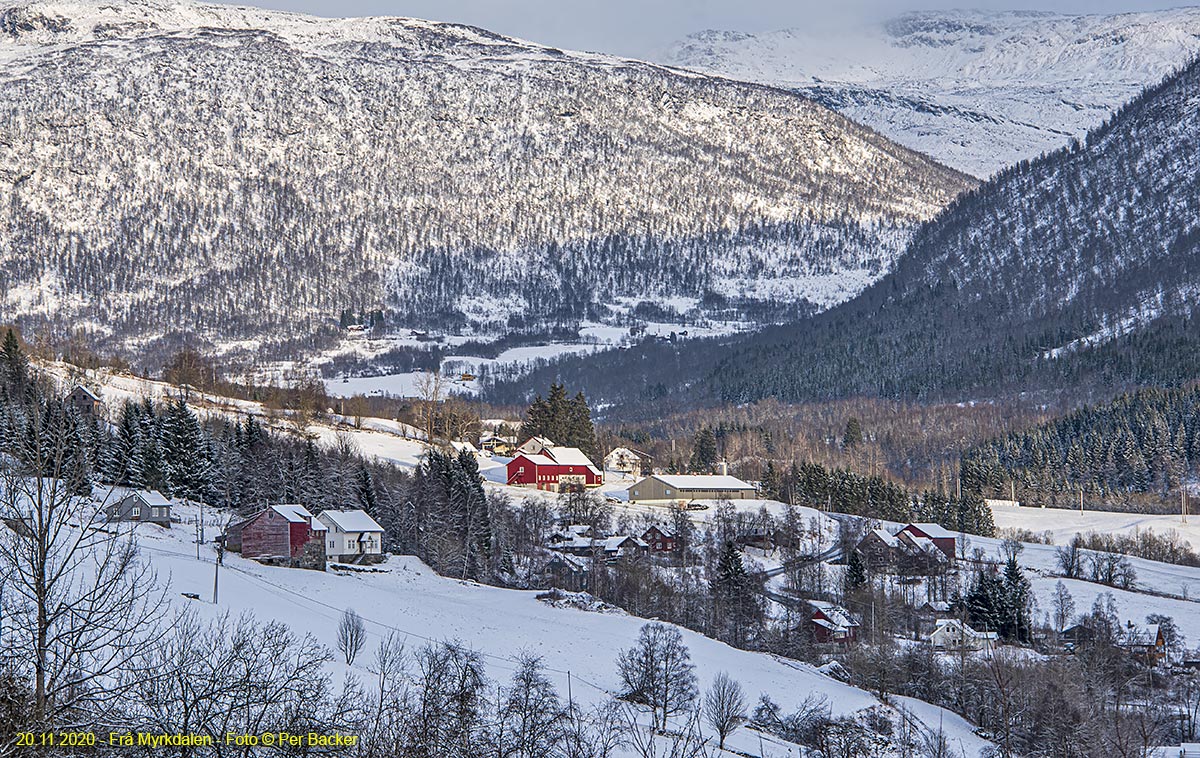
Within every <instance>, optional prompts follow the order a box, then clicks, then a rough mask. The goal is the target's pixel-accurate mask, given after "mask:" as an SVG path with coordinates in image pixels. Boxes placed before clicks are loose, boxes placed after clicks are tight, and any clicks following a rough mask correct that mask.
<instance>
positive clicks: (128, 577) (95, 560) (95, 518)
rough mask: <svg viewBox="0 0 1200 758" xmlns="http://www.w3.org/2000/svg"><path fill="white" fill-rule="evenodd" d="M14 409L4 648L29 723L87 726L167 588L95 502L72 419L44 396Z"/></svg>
mask: <svg viewBox="0 0 1200 758" xmlns="http://www.w3.org/2000/svg"><path fill="white" fill-rule="evenodd" d="M15 412H16V413H19V414H21V416H22V417H21V418H19V419H15V420H14V422H13V423H14V426H15V427H16V428H17V429H19V430H20V434H19V437H17V438H16V439H14V440H13V445H12V447H11V449H10V450H8V451H6V453H7V454H6V455H5V456H3V457H2V458H0V521H2V522H3V525H0V566H2V567H3V569H2V570H3V572H4V595H3V609H2V610H3V614H4V619H5V622H6V624H5V625H6V627H7V634H6V639H5V642H6V646H5V651H4V652H5V654H6V656H7V657H8V658H9V661H7V663H8V664H9V665H10V666H11V667H12V670H13V671H14V673H16V674H18V675H20V676H22V677H24V676H28V679H29V681H30V682H31V683H32V689H33V713H32V720H33V723H31V724H29V727H30V728H34V727H36V728H39V729H41V728H50V729H52V728H56V727H58V726H80V725H84V724H86V723H94V722H95V721H96V720H99V719H103V717H104V716H103V714H104V713H105V711H106V710H107V709H108V708H110V707H111V706H113V705H115V704H116V703H117V702H119V700H120V699H121V698H122V697H123V696H124V690H123V689H122V688H121V687H120V686H118V685H117V684H116V680H117V679H118V678H119V677H118V675H119V674H121V673H128V672H130V671H136V670H137V668H138V654H139V653H140V651H141V650H142V648H143V647H144V646H146V645H150V644H153V642H154V641H155V640H156V639H157V637H158V636H159V635H160V634H161V632H160V630H159V624H158V622H159V620H160V617H161V614H162V611H163V608H164V607H165V588H160V587H158V582H157V578H156V576H155V574H154V572H153V571H152V570H151V568H150V567H149V565H148V564H147V563H146V562H144V561H142V560H141V558H140V556H139V554H138V549H137V545H136V543H135V542H134V541H133V539H132V537H131V536H130V535H128V534H122V533H121V531H120V530H119V529H118V528H117V527H116V525H109V524H108V523H106V522H107V505H106V504H105V503H104V502H100V501H97V500H96V499H93V497H92V494H91V483H90V479H89V476H88V473H87V466H86V462H85V461H83V460H81V449H82V446H81V445H80V444H79V439H78V435H79V429H78V428H77V427H76V422H75V420H74V418H73V416H72V415H71V414H69V413H68V412H67V411H66V409H65V408H64V407H63V406H62V404H61V402H60V401H58V400H56V399H53V398H49V399H46V398H37V399H33V400H31V401H30V402H28V403H26V404H24V405H22V406H21V407H20V409H19V410H17V411H15Z"/></svg>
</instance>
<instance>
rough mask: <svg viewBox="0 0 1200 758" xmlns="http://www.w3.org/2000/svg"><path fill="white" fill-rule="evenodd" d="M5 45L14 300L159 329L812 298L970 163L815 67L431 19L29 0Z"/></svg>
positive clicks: (124, 341)
mask: <svg viewBox="0 0 1200 758" xmlns="http://www.w3.org/2000/svg"><path fill="white" fill-rule="evenodd" d="M0 61H2V62H0V208H3V211H2V212H0V291H2V292H3V299H2V300H0V318H3V319H5V320H14V319H17V320H19V321H20V322H21V323H22V324H23V325H25V326H27V327H32V326H37V325H40V324H47V325H50V326H51V327H53V328H54V329H56V330H57V331H59V332H60V333H66V332H69V331H71V330H73V329H81V330H83V331H84V332H85V333H86V334H87V335H88V337H89V338H90V339H91V340H92V341H94V342H99V343H102V344H103V345H105V346H106V347H108V348H110V349H113V350H129V349H133V348H135V347H136V349H137V350H138V351H139V352H141V353H142V354H143V355H144V354H145V351H146V350H147V349H151V350H152V349H154V348H155V347H156V345H157V344H158V343H157V341H158V340H161V339H164V338H165V339H166V340H167V341H168V342H169V341H172V340H176V341H177V340H179V339H181V338H183V337H184V336H186V335H190V336H191V338H192V339H193V341H195V342H197V343H198V344H203V341H204V340H207V341H209V342H210V343H212V344H213V345H215V346H218V347H227V348H229V347H240V348H242V349H245V350H250V351H257V352H260V353H271V352H276V353H278V352H280V351H281V350H284V349H305V348H311V346H312V344H313V340H314V338H316V337H320V336H324V337H329V336H330V335H332V334H334V333H335V332H336V330H337V328H338V325H339V317H340V316H341V314H343V313H344V312H346V311H352V312H355V313H360V312H373V313H374V312H380V313H381V314H382V317H383V318H382V320H383V322H384V323H385V324H386V326H387V327H389V328H392V329H396V328H398V327H400V326H422V327H444V328H449V327H454V328H464V327H471V328H475V329H489V328H490V329H494V330H497V331H506V330H512V329H521V328H529V327H531V326H538V325H555V324H572V323H577V322H578V321H579V320H580V319H582V318H584V317H587V316H593V317H596V316H599V315H603V314H604V313H605V310H604V308H603V304H605V303H613V302H614V301H615V300H616V299H617V298H620V297H627V298H633V299H635V300H636V299H658V300H661V299H663V298H668V297H688V298H693V299H695V300H696V301H701V302H703V303H706V304H708V305H710V306H712V307H720V308H724V307H727V306H728V305H729V303H730V301H732V302H733V304H734V306H735V309H736V306H737V305H738V304H739V303H743V302H744V303H746V305H747V308H749V309H751V310H752V309H753V307H754V303H756V302H757V303H760V304H761V303H764V302H766V303H768V304H770V303H774V304H775V306H774V307H775V309H776V310H777V309H778V307H779V306H781V305H786V306H787V307H788V308H795V309H798V310H800V311H801V312H804V311H807V310H809V309H810V308H812V307H814V305H816V306H821V307H825V306H828V305H831V304H833V303H834V302H837V301H839V300H841V299H844V298H845V297H847V296H850V295H853V294H854V293H855V292H857V290H858V289H859V288H861V287H862V286H865V285H866V284H868V283H869V282H870V281H873V280H874V279H876V278H878V277H879V276H881V275H882V274H883V273H884V272H886V271H887V270H888V268H890V265H891V262H892V260H893V258H894V256H895V255H896V254H897V253H898V252H899V250H901V249H902V248H903V246H904V244H905V243H906V241H907V239H908V238H909V236H910V233H911V228H912V227H913V226H914V225H915V224H916V223H918V222H920V221H923V220H925V219H927V218H929V217H930V216H932V215H933V214H935V213H936V212H937V211H938V210H940V209H941V208H942V207H944V206H945V204H946V203H947V202H949V201H950V200H951V199H952V198H953V197H954V196H955V195H957V194H958V193H959V192H960V191H962V190H964V189H966V188H968V187H970V186H972V182H971V180H969V179H968V178H966V177H964V176H962V175H960V174H957V173H956V172H954V171H951V170H949V169H946V168H944V167H941V166H939V165H937V164H935V163H933V162H932V161H930V160H928V159H927V158H925V157H923V156H921V155H918V154H916V153H913V152H910V151H908V150H906V149H903V148H900V147H897V146H896V145H894V144H892V143H890V142H888V141H887V140H885V139H883V138H881V137H879V136H878V135H877V134H875V133H874V132H872V131H870V130H869V129H866V128H864V127H860V126H858V125H857V124H854V123H852V122H850V121H848V120H847V119H845V118H843V117H841V116H839V115H837V114H835V113H833V112H831V111H829V110H826V109H825V108H823V107H821V106H818V105H816V104H814V103H812V102H811V101H809V100H806V99H804V98H802V97H800V96H797V95H795V94H793V93H790V92H786V91H782V90H777V89H771V88H768V87H762V86H757V85H750V84H742V83H736V82H732V81H728V80H724V79H720V78H716V77H708V76H702V75H698V74H689V73H686V72H679V71H675V70H671V69H667V68H663V67H660V66H654V65H650V64H645V63H640V62H637V61H629V60H623V59H617V58H610V57H605V56H599V55H590V54H578V53H568V52H563V51H561V50H557V49H553V48H547V47H541V46H537V45H533V44H530V43H525V42H521V41H518V40H513V39H510V38H506V37H501V36H498V35H494V34H491V33H489V32H486V31H483V30H480V29H475V28H470V27H463V26H455V25H451V24H441V23H435V22H426V21H418V20H413V19H386V18H382V19H343V20H329V19H319V18H316V17H308V16H300V15H295V14H285V13H274V12H269V11H257V10H254V9H244V8H242V9H239V8H233V7H230V6H223V5H203V4H195V3H188V2H170V3H167V2H154V1H152V0H138V1H137V2H128V3H121V4H108V3H103V2H99V1H98V0H83V1H81V2H75V3H58V2H50V1H46V2H8V3H5V4H3V5H0ZM842 277H848V279H847V281H850V282H852V283H853V285H852V286H851V288H850V289H849V291H846V289H845V286H844V282H842V284H838V282H839V281H842ZM766 280H772V281H773V284H772V285H771V286H770V287H761V288H760V287H759V286H758V285H759V284H761V283H763V282H765V281H766ZM835 285H836V286H835ZM26 331H29V330H28V329H27V330H26Z"/></svg>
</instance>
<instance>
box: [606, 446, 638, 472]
mask: <svg viewBox="0 0 1200 758" xmlns="http://www.w3.org/2000/svg"><path fill="white" fill-rule="evenodd" d="M604 468H605V470H607V471H616V472H619V473H622V474H640V473H642V456H640V455H638V454H637V453H636V452H634V451H633V450H630V449H629V448H627V447H616V448H613V449H612V451H611V452H609V454H608V455H606V456H604Z"/></svg>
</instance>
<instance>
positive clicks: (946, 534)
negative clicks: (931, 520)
mask: <svg viewBox="0 0 1200 758" xmlns="http://www.w3.org/2000/svg"><path fill="white" fill-rule="evenodd" d="M905 533H908V534H911V535H912V536H914V537H924V538H925V539H927V540H929V541H930V542H932V543H933V544H934V546H935V547H937V549H938V550H941V551H942V552H943V553H945V555H946V557H947V558H949V559H950V560H954V550H955V537H954V532H952V531H950V530H949V529H946V528H944V527H942V526H939V525H938V524H908V525H907V526H905V527H904V528H903V529H901V530H900V531H899V532H898V533H897V534H896V536H897V537H899V536H900V535H901V534H905Z"/></svg>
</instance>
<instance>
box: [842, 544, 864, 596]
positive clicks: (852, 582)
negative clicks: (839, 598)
mask: <svg viewBox="0 0 1200 758" xmlns="http://www.w3.org/2000/svg"><path fill="white" fill-rule="evenodd" d="M866 584H867V566H866V564H865V563H863V559H862V556H861V555H859V553H858V551H857V550H851V551H850V557H849V558H848V559H847V560H846V576H845V588H844V589H845V593H846V594H847V595H852V594H854V593H855V592H857V591H858V590H860V589H862V588H863V587H864V586H866Z"/></svg>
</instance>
